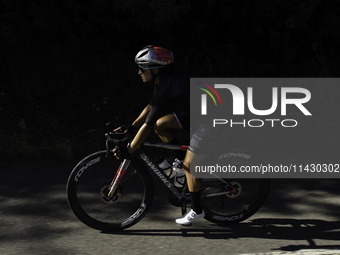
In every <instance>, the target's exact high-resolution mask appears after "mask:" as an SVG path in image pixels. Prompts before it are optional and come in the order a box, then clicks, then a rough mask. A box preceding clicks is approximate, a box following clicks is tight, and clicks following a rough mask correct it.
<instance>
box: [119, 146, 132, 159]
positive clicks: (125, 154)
mask: <svg viewBox="0 0 340 255" xmlns="http://www.w3.org/2000/svg"><path fill="white" fill-rule="evenodd" d="M130 156H131V154H130V153H129V150H128V149H127V148H126V147H122V146H118V145H117V146H116V158H118V159H128V158H129V157H130Z"/></svg>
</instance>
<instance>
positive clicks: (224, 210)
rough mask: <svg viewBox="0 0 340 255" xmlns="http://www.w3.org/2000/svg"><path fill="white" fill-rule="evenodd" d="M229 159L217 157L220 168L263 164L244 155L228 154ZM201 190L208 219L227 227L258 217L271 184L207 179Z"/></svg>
mask: <svg viewBox="0 0 340 255" xmlns="http://www.w3.org/2000/svg"><path fill="white" fill-rule="evenodd" d="M223 155H226V154H223ZM228 155H232V156H231V157H228V158H227V159H226V158H223V157H216V162H218V163H219V164H220V165H228V164H232V165H235V166H236V165H242V166H245V165H252V164H258V163H259V162H260V163H261V159H259V158H258V157H256V156H255V155H251V154H249V153H247V152H244V151H233V152H231V153H230V152H228ZM245 155H246V157H245ZM201 186H202V189H201V192H202V198H201V202H202V206H203V208H204V210H205V214H206V216H205V218H206V219H207V220H209V221H211V222H214V223H217V224H221V225H225V224H235V223H238V222H241V221H244V220H246V219H247V218H249V217H250V216H252V215H253V214H254V213H256V212H257V211H258V210H259V209H260V207H261V206H262V205H263V203H264V201H265V199H266V197H267V194H268V192H269V187H270V180H269V179H243V178H240V179H219V178H211V179H205V178H203V179H202V181H201ZM233 188H234V190H232V189H233Z"/></svg>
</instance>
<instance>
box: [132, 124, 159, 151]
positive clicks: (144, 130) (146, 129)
mask: <svg viewBox="0 0 340 255" xmlns="http://www.w3.org/2000/svg"><path fill="white" fill-rule="evenodd" d="M151 130H153V127H152V126H150V125H148V124H146V123H144V124H143V125H142V127H141V128H140V129H139V130H138V132H137V134H136V136H135V138H133V140H132V142H131V143H130V146H129V148H128V150H129V152H130V154H132V153H133V152H134V151H135V150H136V149H137V148H138V147H139V146H140V145H141V144H142V142H143V141H144V140H145V138H146V137H147V136H148V134H149V133H150V132H151Z"/></svg>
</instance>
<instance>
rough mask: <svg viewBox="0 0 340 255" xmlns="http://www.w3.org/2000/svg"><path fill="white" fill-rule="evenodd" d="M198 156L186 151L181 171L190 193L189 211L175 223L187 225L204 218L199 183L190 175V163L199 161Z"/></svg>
mask: <svg viewBox="0 0 340 255" xmlns="http://www.w3.org/2000/svg"><path fill="white" fill-rule="evenodd" d="M200 158H201V156H200V155H195V154H193V153H192V152H190V151H189V150H188V151H187V154H186V156H185V159H184V162H183V166H182V169H183V170H184V172H185V176H186V179H187V184H188V189H189V193H190V199H191V210H190V211H189V212H187V214H185V215H184V216H183V217H181V218H178V219H176V222H177V223H179V224H182V225H188V224H191V223H192V222H194V221H195V220H198V219H200V218H203V217H204V216H205V213H204V211H203V208H202V205H201V201H200V197H201V192H200V189H201V185H200V181H199V180H198V179H197V178H195V177H194V176H193V175H191V174H190V162H193V160H194V161H196V160H200Z"/></svg>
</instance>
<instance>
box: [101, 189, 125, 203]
mask: <svg viewBox="0 0 340 255" xmlns="http://www.w3.org/2000/svg"><path fill="white" fill-rule="evenodd" d="M110 187H111V186H110V185H106V186H104V187H103V188H102V189H101V190H100V198H101V199H102V201H103V202H104V203H106V204H110V205H112V204H115V203H117V202H118V201H119V199H120V198H121V196H122V188H121V187H120V186H119V187H118V188H117V189H116V191H115V193H114V194H113V196H112V197H109V196H108V193H109V191H110Z"/></svg>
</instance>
